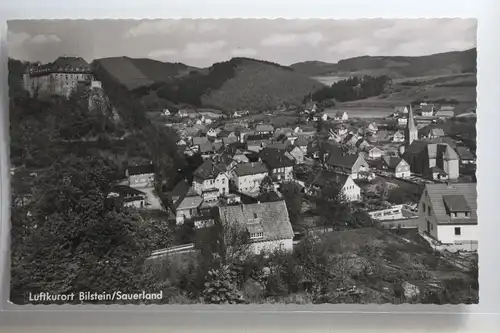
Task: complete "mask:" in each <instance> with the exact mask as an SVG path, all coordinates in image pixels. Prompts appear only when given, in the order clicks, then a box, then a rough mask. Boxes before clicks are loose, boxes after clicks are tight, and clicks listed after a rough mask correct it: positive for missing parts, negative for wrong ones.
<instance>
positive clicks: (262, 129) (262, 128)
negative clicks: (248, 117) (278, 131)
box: [255, 124, 274, 134]
mask: <svg viewBox="0 0 500 333" xmlns="http://www.w3.org/2000/svg"><path fill="white" fill-rule="evenodd" d="M255 133H257V134H273V133H274V127H273V126H272V125H268V124H260V125H257V126H256V127H255Z"/></svg>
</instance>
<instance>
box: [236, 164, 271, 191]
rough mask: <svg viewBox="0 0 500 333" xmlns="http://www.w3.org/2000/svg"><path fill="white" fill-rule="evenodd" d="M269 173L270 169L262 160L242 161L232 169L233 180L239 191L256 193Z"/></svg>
mask: <svg viewBox="0 0 500 333" xmlns="http://www.w3.org/2000/svg"><path fill="white" fill-rule="evenodd" d="M268 175H269V170H268V169H267V167H266V166H265V165H264V163H262V162H249V163H240V164H238V165H236V167H235V168H234V169H233V171H232V176H231V182H232V184H233V185H234V187H235V189H236V190H237V191H238V192H241V193H255V192H258V191H259V190H260V184H261V183H262V180H263V179H264V178H265V177H267V176H268Z"/></svg>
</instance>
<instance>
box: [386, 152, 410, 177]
mask: <svg viewBox="0 0 500 333" xmlns="http://www.w3.org/2000/svg"><path fill="white" fill-rule="evenodd" d="M381 162H382V169H383V170H388V171H389V172H391V173H393V174H394V176H395V177H396V178H408V177H410V176H411V171H410V165H409V164H408V162H406V161H405V160H404V159H402V158H399V157H395V156H382V161H381Z"/></svg>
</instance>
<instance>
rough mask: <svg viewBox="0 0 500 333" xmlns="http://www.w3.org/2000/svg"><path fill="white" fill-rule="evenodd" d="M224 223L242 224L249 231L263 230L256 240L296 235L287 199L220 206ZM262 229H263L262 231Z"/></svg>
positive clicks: (220, 213) (269, 239) (286, 237)
mask: <svg viewBox="0 0 500 333" xmlns="http://www.w3.org/2000/svg"><path fill="white" fill-rule="evenodd" d="M219 216H220V219H221V222H222V224H229V225H240V226H242V227H244V228H245V229H246V230H247V231H249V232H262V233H263V238H261V239H259V240H256V241H272V240H280V239H291V238H293V237H294V233H293V229H292V225H291V223H290V218H289V216H288V211H287V208H286V204H285V201H275V202H264V203H257V204H250V205H238V206H223V207H219ZM261 230H262V231H261Z"/></svg>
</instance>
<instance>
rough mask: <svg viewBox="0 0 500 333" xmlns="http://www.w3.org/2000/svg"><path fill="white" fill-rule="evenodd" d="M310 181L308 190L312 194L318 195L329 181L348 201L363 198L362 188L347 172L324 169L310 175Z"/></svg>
mask: <svg viewBox="0 0 500 333" xmlns="http://www.w3.org/2000/svg"><path fill="white" fill-rule="evenodd" d="M309 178H310V181H308V182H307V183H308V186H307V188H306V192H307V193H308V194H310V195H317V194H319V193H320V192H321V190H322V189H323V188H324V187H325V186H326V185H327V184H328V183H329V184H330V185H332V186H334V188H335V190H336V191H337V193H338V194H341V195H342V198H343V200H345V201H347V202H353V201H358V200H360V199H361V188H360V187H359V186H358V185H357V184H356V183H355V182H354V180H353V179H352V177H351V176H350V175H347V174H343V173H338V172H332V171H322V172H320V173H319V174H317V175H310V177H309Z"/></svg>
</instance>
